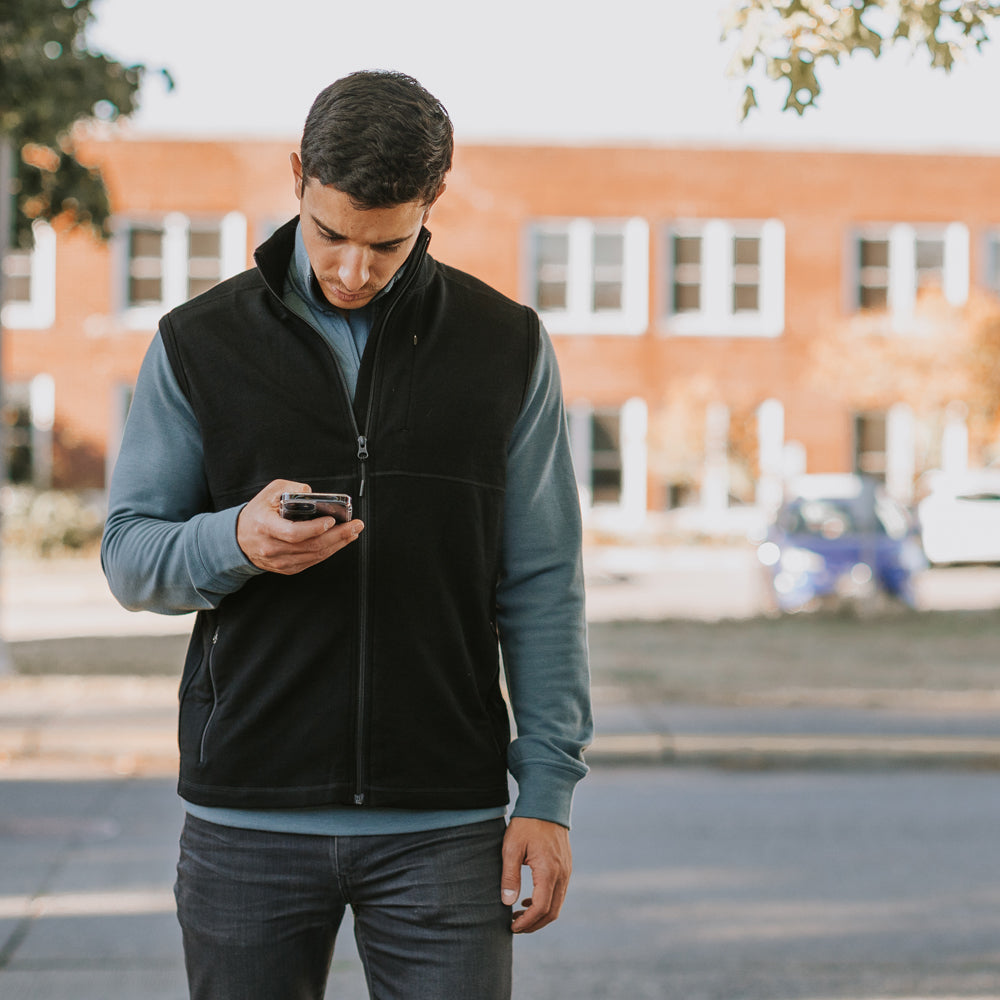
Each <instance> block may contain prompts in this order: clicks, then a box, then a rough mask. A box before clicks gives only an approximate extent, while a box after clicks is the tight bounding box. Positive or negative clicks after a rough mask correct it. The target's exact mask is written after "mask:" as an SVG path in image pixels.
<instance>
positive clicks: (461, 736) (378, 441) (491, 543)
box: [102, 72, 591, 1000]
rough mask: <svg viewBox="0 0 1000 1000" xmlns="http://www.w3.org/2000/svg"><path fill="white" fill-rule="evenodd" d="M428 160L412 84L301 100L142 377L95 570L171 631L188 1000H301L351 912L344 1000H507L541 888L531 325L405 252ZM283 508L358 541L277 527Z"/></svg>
mask: <svg viewBox="0 0 1000 1000" xmlns="http://www.w3.org/2000/svg"><path fill="white" fill-rule="evenodd" d="M451 156H452V127H451V122H450V120H449V118H448V115H447V113H446V111H445V110H444V108H443V107H442V106H441V105H440V104H439V103H438V101H437V100H436V99H435V98H434V97H432V96H431V95H430V94H429V93H427V91H426V90H424V89H423V88H422V87H421V86H420V85H419V84H418V83H417V82H416V81H415V80H413V79H412V78H410V77H407V76H404V75H402V74H396V73H384V72H375V73H370V72H365V73H356V74H352V75H351V76H348V77H345V78H344V79H342V80H339V81H337V82H336V83H334V84H333V85H332V86H330V87H328V88H327V89H326V90H325V91H323V92H322V93H321V94H320V95H319V97H317V99H316V101H315V103H314V104H313V107H312V109H311V110H310V112H309V116H308V118H307V121H306V125H305V129H304V132H303V136H302V145H301V153H300V155H296V154H292V156H291V164H292V173H293V180H294V185H295V193H296V196H297V198H298V199H299V202H300V212H299V215H298V217H297V218H296V219H293V220H292V221H290V222H289V223H288V224H287V225H285V226H284V227H282V228H281V229H279V230H278V231H277V232H276V233H275V234H274V236H273V237H272V238H271V239H269V240H268V241H267V242H266V243H264V244H263V245H262V246H261V247H260V248H259V249H258V250H257V253H256V254H255V262H256V267H255V268H253V269H251V270H250V271H247V272H246V273H244V274H242V275H240V276H238V277H236V278H234V279H231V280H229V281H226V282H223V283H222V284H220V285H218V286H216V288H214V289H212V290H211V291H209V292H207V293H206V294H204V295H201V296H199V297H198V298H196V299H193V300H192V301H191V302H189V303H187V304H185V305H183V306H181V307H179V308H177V309H175V310H173V311H172V312H170V313H169V314H168V315H167V316H165V317H164V318H163V320H162V321H161V323H160V328H159V332H158V334H157V336H156V338H155V339H154V340H153V343H152V345H151V347H150V349H149V353H148V355H147V357H146V360H145V361H144V363H143V367H142V371H141V372H140V375H139V380H138V384H137V386H136V393H135V398H134V402H133V406H132V411H131V413H130V416H129V421H128V426H127V428H126V432H125V437H124V441H123V445H122V450H121V453H120V457H119V460H118V464H117V467H116V469H115V474H114V478H113V482H112V487H111V496H110V511H109V516H108V523H107V528H106V531H105V537H104V543H103V548H102V561H103V565H104V568H105V572H106V574H107V576H108V580H109V583H110V585H111V588H112V590H113V592H114V593H115V595H116V597H117V598H118V600H119V601H121V602H122V603H123V604H124V605H125V606H126V607H129V608H136V609H138V608H145V609H150V610H153V611H158V612H162V613H165V614H178V613H183V612H188V611H197V612H198V616H197V619H196V622H195V626H194V631H193V635H192V639H191V643H190V647H189V652H188V656H187V660H186V663H185V666H184V673H183V678H182V681H181V690H180V724H179V738H180V750H181V764H180V781H179V791H180V794H181V796H182V797H183V799H184V802H185V807H186V811H187V815H186V819H185V826H184V831H183V834H182V838H181V857H180V862H179V865H178V880H177V887H176V894H177V902H178V915H179V919H180V922H181V926H182V929H183V936H184V947H185V959H186V964H187V969H188V978H189V983H190V988H191V995H192V997H194V998H196V1000H203V998H205V1000H207V998H211V1000H226V998H236V997H239V998H272V997H273V998H275V1000H277V998H281V1000H289V998H299V997H302V998H307V997H308V998H320V997H322V996H323V995H324V990H325V982H326V977H327V973H328V969H329V964H330V960H331V957H332V954H333V944H334V938H335V935H336V932H337V928H338V926H339V924H340V921H341V919H342V917H343V915H344V913H345V908H346V907H347V906H350V907H351V908H352V910H353V913H354V923H355V935H356V938H357V942H358V947H359V952H360V955H361V958H362V962H363V963H364V966H365V972H366V976H367V978H368V983H369V989H370V992H371V995H372V996H373V997H379V998H390V997H391V998H401V1000H402V998H406V1000H414V998H417V1000H419V998H428V1000H429V998H434V1000H454V998H473V997H474V998H476V1000H489V998H494V997H495V998H502V997H509V995H510V980H511V973H510V960H511V941H512V938H511V932H512V931H513V932H514V933H525V932H531V931H534V930H537V929H539V928H541V927H543V926H545V925H546V924H547V923H549V922H551V921H552V920H554V919H555V918H556V917H557V916H558V914H559V910H560V907H561V905H562V902H563V897H564V896H565V893H566V886H567V881H568V879H569V874H570V867H571V861H570V848H569V841H568V834H567V829H568V826H569V810H570V801H571V797H572V791H573V787H574V785H575V783H576V782H577V781H578V780H579V779H580V778H581V777H582V776H583V775H584V773H585V772H586V767H585V765H584V764H583V761H582V751H583V749H584V747H585V745H586V743H587V742H588V741H589V739H590V735H591V718H590V708H589V700H588V694H587V655H586V636H585V625H584V615H583V593H582V572H581V562H580V516H579V505H578V500H577V496H576V490H575V484H574V478H573V474H572V468H571V463H570V456H569V445H568V441H567V435H566V429H565V416H564V412H563V407H562V400H561V395H560V389H559V381H558V373H557V369H556V364H555V360H554V357H553V353H552V347H551V344H550V343H549V341H548V338H547V336H546V334H545V332H544V330H543V329H542V328H541V326H540V324H539V322H538V318H537V316H536V315H535V313H534V312H533V311H532V310H530V309H527V308H525V307H523V306H519V305H516V304H515V303H513V302H511V301H510V300H508V299H506V298H504V297H503V296H501V295H500V294H499V293H497V292H495V291H493V290H492V289H490V288H488V287H487V286H486V285H484V284H482V283H481V282H479V281H477V280H476V279H474V278H471V277H470V276H468V275H465V274H462V273H461V272H458V271H456V270H454V269H452V268H449V267H446V266H445V265H443V264H440V263H438V262H437V261H435V260H434V259H433V258H431V257H430V256H429V254H428V253H427V243H428V240H429V238H430V234H429V233H428V232H427V230H426V228H425V227H424V224H425V223H426V222H427V220H428V217H429V215H430V212H431V208H432V206H433V205H434V203H435V202H436V200H437V199H438V198H439V197H440V196H441V194H442V192H443V191H444V189H445V181H444V178H445V175H446V174H447V172H448V170H449V169H450V167H451ZM286 491H299V492H309V491H317V492H341V493H347V494H350V495H351V496H352V498H353V503H354V511H355V514H356V515H357V517H356V518H354V519H352V520H350V521H348V522H347V523H338V522H337V521H336V520H335V519H334V518H333V517H328V516H327V517H320V518H318V519H315V520H309V521H301V522H297V521H291V520H286V519H284V518H282V517H281V516H280V515H279V504H280V497H281V494H282V493H283V492H286ZM498 636H499V645H500V647H501V648H502V652H503V665H504V671H505V674H506V678H507V687H508V690H509V696H510V702H511V707H512V710H513V716H514V722H515V725H516V729H517V739H516V740H515V741H514V742H512V743H511V742H510V732H509V726H508V710H507V705H506V702H505V700H504V697H503V694H502V692H501V685H500V665H499V655H498V653H499V650H498ZM508 768H509V771H510V773H511V774H512V775H513V776H514V778H515V779H516V781H517V784H518V795H517V800H516V804H515V806H514V809H513V811H512V815H511V818H510V821H509V824H505V819H504V817H505V815H506V806H507V802H508V779H507V771H508ZM524 865H527V866H528V867H529V868H530V870H531V874H532V883H533V889H532V892H531V896H530V898H526V899H524V900H522V901H521V906H522V907H523V909H520V910H518V911H517V912H512V904H516V902H517V900H518V898H519V896H520V894H521V893H520V881H521V872H522V866H524Z"/></svg>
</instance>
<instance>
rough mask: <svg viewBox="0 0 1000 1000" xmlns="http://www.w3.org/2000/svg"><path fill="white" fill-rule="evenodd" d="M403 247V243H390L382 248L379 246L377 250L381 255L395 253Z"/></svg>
mask: <svg viewBox="0 0 1000 1000" xmlns="http://www.w3.org/2000/svg"><path fill="white" fill-rule="evenodd" d="M401 246H402V244H401V243H388V244H384V245H382V246H377V247H375V249H376V250H377V251H378V252H379V253H395V252H396V251H397V250H398V249H399V248H400V247H401Z"/></svg>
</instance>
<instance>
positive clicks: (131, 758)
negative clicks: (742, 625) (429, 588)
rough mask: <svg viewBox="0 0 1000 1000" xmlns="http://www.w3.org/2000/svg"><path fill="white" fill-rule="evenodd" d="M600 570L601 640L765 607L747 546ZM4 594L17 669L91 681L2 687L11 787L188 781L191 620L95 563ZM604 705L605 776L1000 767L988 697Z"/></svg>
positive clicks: (1, 747)
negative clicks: (179, 719) (134, 667)
mask: <svg viewBox="0 0 1000 1000" xmlns="http://www.w3.org/2000/svg"><path fill="white" fill-rule="evenodd" d="M587 565H588V574H587V576H588V613H589V617H590V619H591V622H592V627H593V628H600V627H601V623H603V622H610V621H615V620H616V619H619V618H623V617H636V618H650V619H653V618H657V617H659V618H664V617H679V618H684V617H690V618H697V617H699V616H700V617H701V618H703V619H712V618H728V619H739V618H750V617H753V616H754V615H757V614H759V613H760V612H761V610H762V598H761V595H760V594H759V592H758V590H757V589H756V588H755V582H756V581H757V576H756V574H757V567H756V566H755V565H754V563H753V561H752V559H749V558H748V556H747V553H746V552H744V551H742V550H734V549H698V550H694V549H675V550H669V551H658V552H657V551H653V552H641V551H637V550H636V551H632V550H602V551H601V552H600V553H598V554H596V555H595V554H593V553H591V554H590V555H589V558H588V564H587ZM949 579H950V580H951V584H952V585H951V587H950V589H948V588H943V587H942V585H941V584H940V583H938V584H937V588H938V590H937V595H938V597H937V600H938V603H939V604H940V605H942V606H948V602H949V601H950V602H951V605H952V606H954V605H955V604H956V602H957V603H958V606H961V602H966V603H968V602H970V601H971V600H978V601H979V602H980V604H981V606H990V605H989V604H988V602H989V601H991V600H995V601H996V603H997V604H1000V572H998V571H984V572H983V573H976V572H975V571H974V570H973V571H972V576H971V577H951V578H949ZM956 580H958V581H959V583H960V584H961V586H960V588H959V591H958V592H957V593H956V592H955V591H956V587H955V585H954V584H955V581H956ZM962 581H964V583H962ZM932 582H933V581H932ZM2 584H3V589H2V598H3V603H2V604H0V626H2V628H3V635H4V636H5V637H6V639H7V641H8V642H10V643H13V646H12V647H11V648H12V650H13V651H14V652H15V654H16V655H17V657H18V658H20V659H22V660H24V659H26V658H28V657H29V654H30V655H33V656H35V657H36V658H44V657H45V656H50V655H55V654H56V651H58V655H59V656H61V657H63V658H64V659H65V660H66V661H67V662H68V663H70V664H78V665H80V667H81V672H80V675H73V674H72V673H70V670H71V669H72V667H67V666H66V665H65V664H63V665H62V666H60V667H59V668H58V671H59V672H57V673H47V672H46V671H45V667H44V665H42V666H40V667H39V668H38V670H37V671H36V670H34V669H33V670H32V674H31V675H30V676H26V675H21V674H16V673H15V674H8V675H7V676H0V780H3V779H7V780H17V779H21V780H29V779H41V778H46V779H52V780H55V779H78V778H98V777H115V776H139V777H169V776H173V775H174V774H176V767H177V751H176V742H175V724H176V696H177V674H173V673H172V669H173V668H172V664H174V663H176V665H177V671H178V672H179V669H180V663H181V657H182V655H183V648H184V638H183V635H184V633H186V632H187V631H188V629H189V628H190V617H189V616H184V617H178V618H169V617H163V616H158V615H150V614H142V613H140V614H134V613H130V612H127V611H124V610H123V609H122V608H120V607H119V606H118V605H117V604H116V603H115V602H114V600H113V599H112V598H111V596H110V594H109V593H108V591H107V588H106V585H105V583H104V580H103V577H102V576H101V574H100V569H99V567H98V566H97V563H96V560H63V561H61V562H53V563H38V562H34V563H31V562H18V561H17V560H12V561H8V562H7V563H5V564H4V566H3V574H2ZM946 590H947V592H946ZM929 592H930V593H932V594H933V593H934V590H933V587H930V588H929ZM54 640H56V641H54ZM59 640H61V641H59ZM140 657H145V658H148V659H150V660H156V661H157V663H156V665H155V667H154V668H153V670H152V671H149V670H143V671H136V673H137V674H138V673H147V674H148V673H150V672H152V673H153V676H138V675H136V676H131V675H130V674H129V663H130V662H136V661H138V660H139V658H140ZM110 675H118V676H110ZM594 704H595V719H596V727H597V737H596V739H595V742H594V745H593V747H592V748H591V750H590V751H589V753H588V760H589V761H590V763H591V764H592V765H594V766H602V765H609V764H640V763H642V764H658V765H663V764H670V765H675V766H676V765H712V766H725V767H741V768H746V767H781V766H784V767H803V766H810V767H846V766H853V767H860V766H892V767H902V766H908V767H929V766H934V767H961V768H978V769H1000V712H998V711H997V709H998V708H1000V702H998V701H997V700H996V699H992V698H989V697H984V694H983V692H981V691H978V692H969V693H968V694H966V695H963V694H962V693H961V692H952V693H950V697H949V698H947V699H942V698H941V697H940V695H938V696H935V698H934V699H933V701H932V702H931V703H929V704H927V705H920V704H916V703H915V702H914V700H913V697H904V696H903V695H901V694H900V693H898V692H896V693H892V692H890V693H888V694H887V696H886V697H885V698H882V699H881V700H880V710H879V711H872V710H868V709H860V708H857V707H854V708H852V706H851V705H850V704H849V703H848V704H830V705H827V706H826V707H825V708H824V710H823V711H821V712H817V711H815V710H808V709H803V708H802V707H796V706H794V705H786V706H783V707H780V708H775V709H772V710H771V711H762V710H760V709H758V710H757V711H754V710H753V709H752V708H749V707H747V706H729V707H719V706H717V707H715V708H714V709H712V710H711V712H710V713H706V711H705V710H704V709H699V707H698V706H687V705H684V704H675V703H665V704H660V703H654V704H649V703H648V702H647V701H645V700H644V699H643V697H641V696H637V695H636V694H635V693H634V692H633V691H631V690H630V689H629V688H628V686H627V684H623V683H615V684H614V685H611V686H608V685H605V686H601V685H597V686H596V687H595V689H594Z"/></svg>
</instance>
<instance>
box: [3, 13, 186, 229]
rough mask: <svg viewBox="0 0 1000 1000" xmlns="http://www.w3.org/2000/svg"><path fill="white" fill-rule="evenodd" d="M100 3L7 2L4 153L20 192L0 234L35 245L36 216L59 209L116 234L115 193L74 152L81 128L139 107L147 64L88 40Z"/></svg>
mask: <svg viewBox="0 0 1000 1000" xmlns="http://www.w3.org/2000/svg"><path fill="white" fill-rule="evenodd" d="M92 3H93V0H0V154H2V155H4V156H5V157H6V159H7V160H8V164H7V166H8V168H9V169H10V171H11V173H12V175H13V176H12V178H11V187H12V188H13V192H12V193H13V196H14V199H15V205H14V211H13V213H12V220H11V223H12V224H11V229H12V232H10V233H7V232H4V233H2V234H0V241H4V242H5V241H6V240H5V238H7V237H10V238H11V239H12V241H13V243H14V245H19V246H22V247H27V246H30V245H31V225H32V222H33V221H34V220H36V219H46V220H51V219H54V218H57V217H60V216H62V217H63V218H65V219H66V220H67V221H68V222H70V223H71V224H75V225H87V226H89V227H90V228H91V229H92V230H93V231H94V233H95V234H96V235H97V236H98V237H106V236H107V235H108V234H107V221H108V218H109V215H110V206H109V204H108V195H107V191H106V190H105V187H104V183H103V181H102V179H101V176H100V173H99V172H98V171H97V170H96V169H94V168H93V167H89V166H86V165H84V164H82V163H80V161H79V160H78V159H77V158H76V152H75V149H74V145H73V136H72V131H73V126H74V125H75V124H76V123H78V122H81V121H86V120H97V121H114V120H115V119H117V118H119V117H126V116H128V115H130V114H132V112H133V111H135V109H136V105H137V97H138V92H139V87H140V85H141V84H142V80H143V75H144V74H145V72H146V68H145V67H144V66H142V65H134V66H125V65H123V64H122V63H120V62H117V61H116V60H114V59H111V58H109V57H108V56H106V55H103V54H102V53H100V52H94V51H92V50H91V49H90V48H89V46H88V44H87V39H86V29H87V26H88V24H89V23H90V22H91V20H92V19H93V16H94V15H93V13H92V12H91V5H92ZM165 76H166V74H165ZM166 79H167V83H168V86H169V85H170V79H169V76H166ZM4 147H5V148H4ZM11 161H12V162H11ZM0 197H3V198H4V199H6V198H7V197H8V193H7V191H0Z"/></svg>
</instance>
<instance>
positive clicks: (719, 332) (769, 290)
mask: <svg viewBox="0 0 1000 1000" xmlns="http://www.w3.org/2000/svg"><path fill="white" fill-rule="evenodd" d="M675 236H681V237H683V236H688V237H699V238H700V239H701V249H702V254H701V294H700V301H701V307H700V308H699V309H697V310H690V311H685V312H675V310H674V292H673V288H674V263H673V252H672V251H673V238H674V237H675ZM738 237H749V238H755V239H759V240H760V262H759V265H758V268H759V284H758V288H759V300H758V308H757V309H755V310H740V311H739V312H737V311H736V310H735V309H734V308H733V290H734V286H735V284H736V282H735V277H736V274H735V265H734V261H733V247H734V245H735V240H736V239H737V238H738ZM664 245H665V253H664V258H665V269H664V270H665V275H664V278H665V280H664V286H663V287H664V288H665V290H666V291H665V300H666V304H667V307H666V316H665V319H664V321H663V325H664V327H665V329H666V331H667V332H668V333H670V334H675V335H677V336H693V337H713V336H715V337H779V336H781V334H782V333H783V332H784V329H785V227H784V224H783V223H782V222H781V221H780V220H778V219H763V220H750V219H746V220H729V219H679V220H676V221H675V222H673V223H671V224H670V225H669V226H668V227H667V228H666V232H665V238H664Z"/></svg>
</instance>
